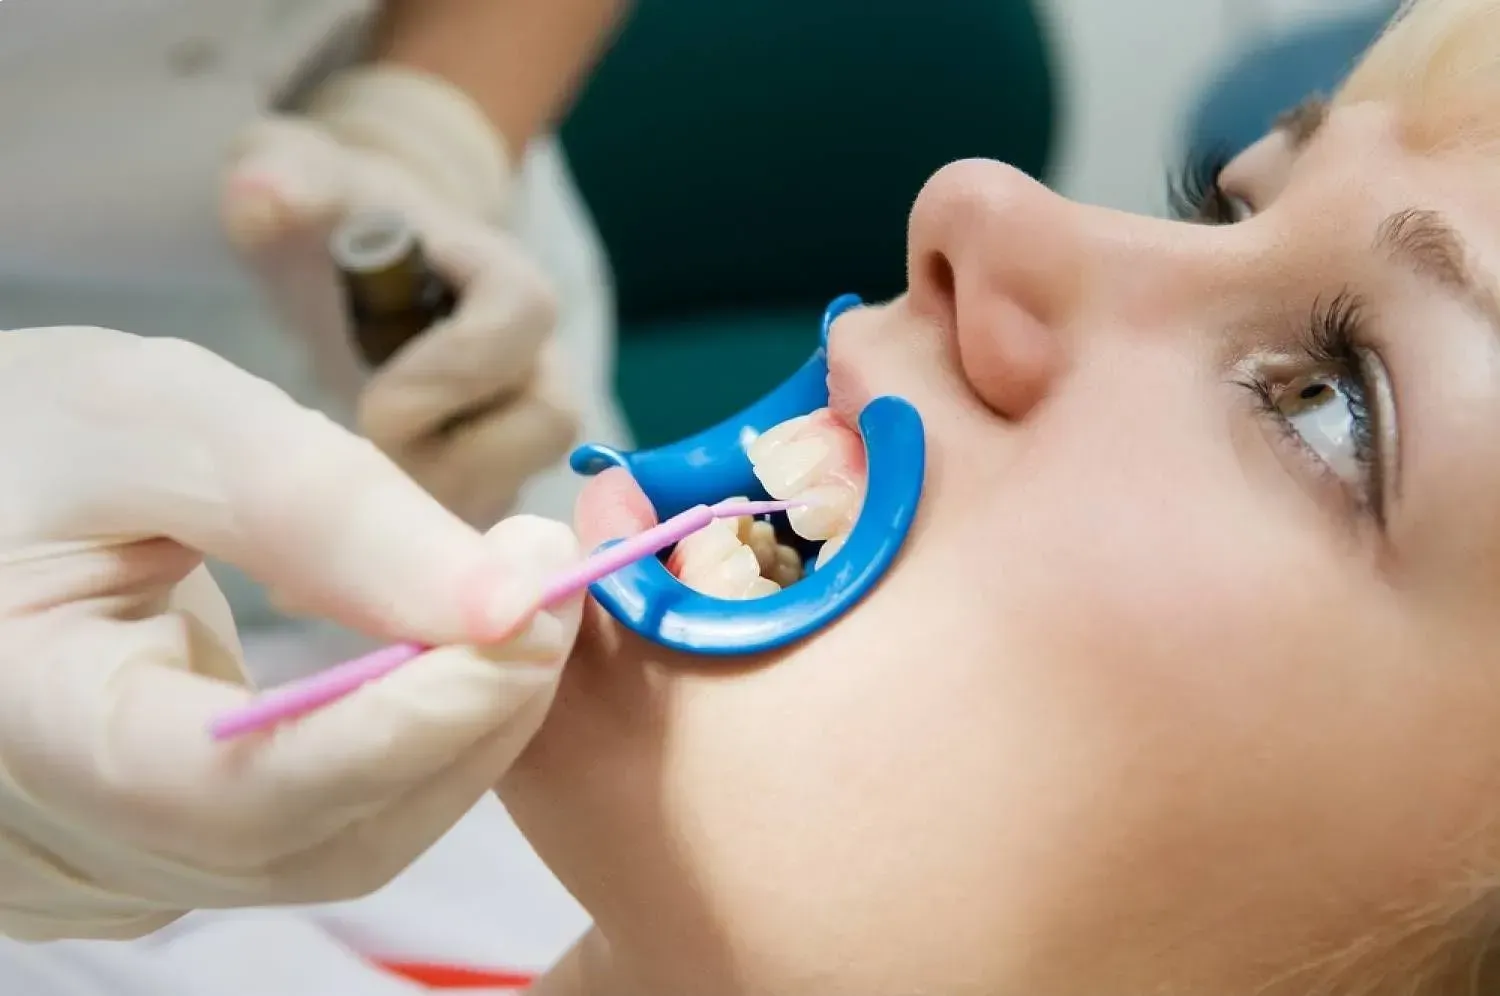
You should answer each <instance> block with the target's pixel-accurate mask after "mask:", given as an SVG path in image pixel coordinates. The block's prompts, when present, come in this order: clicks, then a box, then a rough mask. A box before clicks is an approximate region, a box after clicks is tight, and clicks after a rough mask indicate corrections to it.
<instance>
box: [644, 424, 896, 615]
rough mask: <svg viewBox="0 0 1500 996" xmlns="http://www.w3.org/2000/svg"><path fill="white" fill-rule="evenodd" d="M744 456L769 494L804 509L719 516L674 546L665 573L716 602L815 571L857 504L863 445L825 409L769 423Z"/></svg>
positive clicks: (845, 534)
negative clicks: (767, 515)
mask: <svg viewBox="0 0 1500 996" xmlns="http://www.w3.org/2000/svg"><path fill="white" fill-rule="evenodd" d="M746 452H747V455H748V456H749V458H750V463H751V465H752V467H753V469H754V471H755V476H756V478H757V479H758V480H759V481H760V484H761V486H762V487H763V488H765V489H766V492H767V493H768V494H769V495H771V497H773V498H778V499H783V500H791V501H802V502H805V503H806V505H805V506H804V507H802V508H799V509H795V510H793V511H792V512H790V513H788V514H787V515H786V517H785V522H784V523H778V522H775V521H772V520H770V519H750V518H744V519H721V520H718V521H716V522H715V523H713V524H712V525H710V526H709V527H707V528H706V529H703V530H700V531H699V532H697V533H694V534H693V535H692V536H689V537H688V538H687V539H685V540H683V541H682V542H681V543H679V544H677V546H676V548H675V549H674V550H673V551H672V553H671V555H670V556H669V557H668V559H667V569H668V570H669V571H671V572H672V574H674V575H675V576H676V577H677V579H678V580H679V581H681V582H682V583H683V584H685V585H687V586H688V587H690V588H693V589H694V590H696V591H699V592H702V593H703V594H705V595H712V596H714V597H716V598H724V599H750V598H760V597H763V596H766V595H773V594H775V593H776V592H778V591H781V590H782V589H783V588H786V587H788V586H790V585H792V584H794V583H796V582H797V581H799V580H801V579H802V577H803V576H804V574H806V573H810V572H812V571H816V570H817V569H818V568H820V567H822V566H823V565H824V564H825V563H826V562H827V561H828V559H829V558H831V557H832V556H833V555H834V554H836V553H837V552H838V551H839V550H840V549H841V548H842V547H843V545H844V543H845V541H846V540H847V539H848V538H849V534H850V532H852V531H853V529H854V524H855V522H856V521H857V520H858V517H859V511H860V506H861V504H862V502H863V499H864V491H865V482H866V479H867V475H866V465H865V449H864V443H863V441H862V440H861V439H860V436H859V433H858V432H856V431H854V430H853V429H851V428H849V427H848V426H847V425H845V424H844V423H843V422H842V421H841V420H840V419H839V418H838V417H837V416H835V415H834V414H833V413H832V412H831V411H829V410H828V409H826V408H823V409H819V410H818V411H815V412H813V413H811V414H809V415H802V416H799V417H797V418H793V419H789V420H787V421H785V422H782V423H781V424H779V425H777V426H774V427H773V428H771V429H769V430H768V431H766V432H765V433H763V434H761V436H760V437H759V438H757V439H756V440H755V441H754V442H753V443H751V444H750V445H749V447H748V448H747V450H746ZM778 526H780V528H779V529H778Z"/></svg>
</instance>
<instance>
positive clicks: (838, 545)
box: [813, 533, 849, 570]
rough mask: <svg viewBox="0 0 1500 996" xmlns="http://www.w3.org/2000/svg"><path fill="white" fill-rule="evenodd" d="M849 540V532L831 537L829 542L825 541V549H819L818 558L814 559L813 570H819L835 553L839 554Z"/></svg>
mask: <svg viewBox="0 0 1500 996" xmlns="http://www.w3.org/2000/svg"><path fill="white" fill-rule="evenodd" d="M848 540H849V534H848V533H840V534H838V535H837V536H834V537H833V538H831V539H829V540H828V542H826V543H824V544H823V549H821V550H819V551H818V559H817V560H815V561H813V570H818V569H819V568H821V567H822V566H823V565H824V564H826V563H828V561H829V560H831V559H832V558H833V556H834V555H835V554H837V553H838V552H839V551H840V550H842V549H843V548H844V544H845V543H846V542H848Z"/></svg>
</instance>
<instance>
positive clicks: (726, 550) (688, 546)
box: [667, 519, 743, 578]
mask: <svg viewBox="0 0 1500 996" xmlns="http://www.w3.org/2000/svg"><path fill="white" fill-rule="evenodd" d="M740 549H743V546H742V544H741V543H740V540H739V537H738V536H737V535H736V533H735V528H734V525H733V523H732V522H731V521H730V520H727V519H715V520H714V521H713V522H710V523H709V524H708V525H706V526H704V527H703V528H702V529H700V530H698V531H697V532H696V533H693V534H692V535H690V536H685V537H683V539H682V541H681V542H680V543H678V544H677V547H676V549H674V550H673V551H672V554H671V556H669V557H668V558H667V569H668V570H670V571H672V572H673V573H674V574H676V575H677V576H678V577H679V578H680V577H682V576H683V574H684V572H685V571H694V570H706V569H709V568H712V567H714V566H716V565H718V564H720V563H722V562H724V561H725V560H727V559H729V558H730V557H731V556H733V555H734V553H735V551H736V550H740Z"/></svg>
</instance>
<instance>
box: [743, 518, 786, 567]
mask: <svg viewBox="0 0 1500 996" xmlns="http://www.w3.org/2000/svg"><path fill="white" fill-rule="evenodd" d="M741 541H742V542H743V543H744V544H745V545H746V546H748V547H749V548H750V549H751V550H753V551H754V552H755V559H756V560H757V561H759V563H760V572H761V573H762V574H764V575H765V576H766V577H770V574H769V573H768V572H769V571H770V570H771V568H773V567H774V566H776V549H777V547H778V546H779V545H780V544H778V543H777V541H776V527H775V526H773V525H771V524H770V523H769V522H766V521H764V520H755V521H753V522H751V523H750V527H749V529H747V530H746V535H745V536H744V537H742V539H741Z"/></svg>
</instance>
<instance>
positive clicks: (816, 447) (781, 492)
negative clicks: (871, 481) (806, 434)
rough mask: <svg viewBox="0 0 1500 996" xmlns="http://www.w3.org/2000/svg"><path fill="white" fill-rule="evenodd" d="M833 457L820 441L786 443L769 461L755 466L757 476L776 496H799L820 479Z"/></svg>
mask: <svg viewBox="0 0 1500 996" xmlns="http://www.w3.org/2000/svg"><path fill="white" fill-rule="evenodd" d="M831 455H832V451H831V450H830V449H829V447H828V444H827V443H825V442H823V441H822V440H821V439H816V438H814V439H799V440H797V441H796V442H791V443H783V444H782V445H780V446H778V447H777V448H776V450H775V452H774V453H773V454H772V455H771V457H770V458H769V459H767V460H766V461H764V462H756V463H754V469H755V476H756V477H758V478H760V483H761V485H762V486H764V487H765V489H766V490H767V491H768V492H770V493H771V495H772V496H773V497H775V498H793V497H797V496H798V495H799V494H800V492H802V491H805V490H807V488H808V487H809V486H810V485H811V484H812V483H813V482H814V481H816V480H817V479H818V475H819V473H820V472H821V471H822V470H823V469H824V466H825V465H826V464H827V462H828V458H829V456H831Z"/></svg>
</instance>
